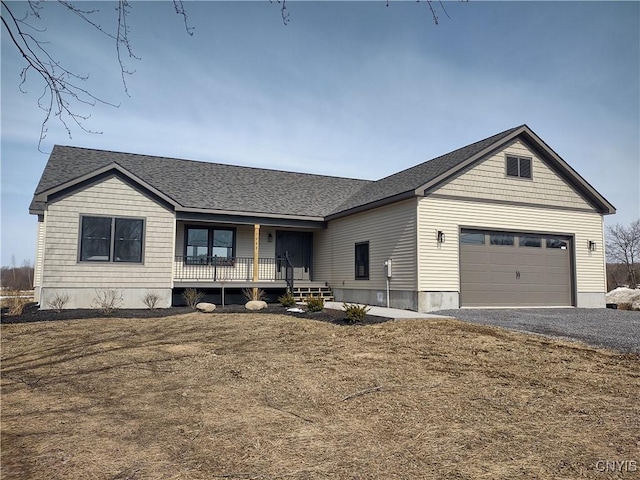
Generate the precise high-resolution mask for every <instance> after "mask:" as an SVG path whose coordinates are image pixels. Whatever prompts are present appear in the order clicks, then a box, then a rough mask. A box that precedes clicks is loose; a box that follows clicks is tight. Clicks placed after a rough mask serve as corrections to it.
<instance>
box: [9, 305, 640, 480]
mask: <svg viewBox="0 0 640 480" xmlns="http://www.w3.org/2000/svg"><path fill="white" fill-rule="evenodd" d="M1 328H2V453H1V458H2V478H3V479H4V478H7V479H9V478H20V479H25V478H33V479H85V478H101V479H114V480H115V479H222V478H238V479H244V478H255V479H272V478H274V479H275V478H278V479H279V478H286V479H325V478H326V479H329V478H331V479H335V478H361V479H365V478H367V479H370V478H376V479H389V478H403V479H406V478H426V479H430V478H433V479H481V478H488V479H514V478H520V479H534V478H535V479H546V478H564V479H572V478H581V479H582V478H594V479H603V478H633V476H634V475H636V474H637V472H636V473H628V472H622V473H603V472H601V471H599V470H597V469H596V462H598V461H601V460H602V461H622V460H628V461H638V460H640V453H639V450H640V436H639V432H640V406H639V405H638V391H640V389H639V387H640V367H639V362H638V360H639V359H638V357H637V356H630V355H618V354H615V353H612V352H607V351H604V350H596V349H593V348H590V347H585V346H582V345H580V344H573V343H566V342H559V341H552V340H549V339H545V338H542V337H536V336H526V335H522V334H516V333H510V332H506V331H503V330H500V329H496V328H490V327H484V326H477V325H469V324H465V323H461V322H458V321H453V320H439V321H424V320H421V321H417V320H415V321H413V320H409V321H396V322H388V323H384V324H378V325H371V326H354V327H344V326H336V325H332V324H328V323H324V322H314V321H309V320H300V319H296V318H291V317H285V316H280V315H271V314H262V315H252V314H233V315H215V316H207V315H203V314H188V315H180V316H176V317H168V318H162V319H113V318H110V319H105V320H95V319H92V320H74V321H61V322H51V323H46V324H45V323H31V324H11V325H2V327H1ZM639 463H640V462H639Z"/></svg>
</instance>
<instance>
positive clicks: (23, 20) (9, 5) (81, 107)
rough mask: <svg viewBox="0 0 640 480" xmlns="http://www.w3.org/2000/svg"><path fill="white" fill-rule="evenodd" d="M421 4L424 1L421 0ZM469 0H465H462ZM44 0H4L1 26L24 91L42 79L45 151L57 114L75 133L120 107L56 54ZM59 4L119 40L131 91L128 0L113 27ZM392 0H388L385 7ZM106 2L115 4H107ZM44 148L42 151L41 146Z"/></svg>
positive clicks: (78, 7)
mask: <svg viewBox="0 0 640 480" xmlns="http://www.w3.org/2000/svg"><path fill="white" fill-rule="evenodd" d="M417 1H418V3H420V0H417ZM462 1H467V0H462ZM269 2H270V3H275V4H277V5H279V7H280V14H281V16H282V22H283V23H284V24H285V25H287V24H288V23H289V11H288V9H287V0H269ZM42 3H43V0H28V1H26V2H7V1H5V0H1V1H0V4H1V10H0V17H1V19H2V27H3V28H4V29H5V30H6V32H7V35H8V37H9V39H10V40H11V42H12V43H13V45H14V46H15V47H16V49H17V50H18V52H19V53H20V55H21V56H22V58H23V60H24V67H23V68H22V70H21V72H20V79H21V82H20V87H19V88H20V91H22V92H23V93H26V91H25V90H24V89H25V88H26V83H27V80H28V79H30V78H31V76H35V77H36V78H39V79H40V80H41V88H42V92H41V94H40V96H39V97H38V100H37V104H38V107H39V108H40V109H42V110H43V111H44V120H43V121H42V124H41V128H40V139H39V142H38V149H39V150H41V146H42V141H43V140H44V139H45V138H46V136H47V130H48V127H49V122H50V121H51V119H52V118H53V119H55V118H57V119H58V121H59V122H60V123H61V124H62V126H63V127H64V129H65V130H66V132H67V135H68V136H69V138H71V129H72V128H73V127H74V125H75V126H77V127H78V128H80V129H81V130H82V131H84V132H89V133H102V132H99V131H95V130H91V129H89V128H88V127H87V126H85V121H86V120H88V119H89V118H90V116H91V115H90V114H88V113H87V114H85V113H81V112H83V111H85V107H92V106H95V105H96V104H103V105H109V106H112V107H116V108H117V107H119V105H116V104H115V103H113V102H110V101H109V100H106V99H104V98H101V97H100V96H98V95H96V94H94V93H92V92H91V91H90V90H89V89H88V88H87V87H86V84H85V83H84V82H86V80H87V79H88V78H89V74H88V73H87V74H81V73H78V72H73V71H71V70H69V68H67V67H66V66H65V65H66V63H63V62H61V61H60V60H58V59H57V58H55V57H54V55H53V53H52V51H51V49H50V45H49V44H48V42H47V40H46V35H45V34H46V28H41V27H40V25H41V21H42V8H43V7H42ZM56 3H57V4H58V5H59V6H61V7H62V8H64V9H65V10H66V11H67V12H68V13H69V14H70V15H74V16H76V17H78V18H79V19H80V20H81V21H83V22H86V23H87V24H89V25H91V26H92V27H93V28H94V29H95V30H96V32H98V33H99V34H100V35H105V36H106V37H108V38H109V39H111V40H112V41H113V42H114V44H115V55H116V58H117V61H118V65H119V67H120V76H121V78H122V85H123V88H124V91H125V93H126V94H127V95H129V91H128V88H127V77H128V76H129V75H132V74H133V73H134V72H135V70H131V69H130V68H129V67H128V66H127V64H128V62H130V61H133V60H139V57H137V56H136V55H135V53H134V51H133V48H132V44H131V41H130V32H131V31H130V28H129V24H128V15H129V13H130V11H131V8H132V3H131V2H130V1H129V0H118V1H117V2H116V5H117V6H116V8H115V11H116V19H115V21H114V25H115V28H113V29H109V28H107V27H104V26H103V25H101V24H100V23H98V20H97V14H98V12H99V11H100V10H99V9H94V8H84V7H83V6H82V5H83V4H82V2H77V3H72V2H70V1H68V0H57V2H56ZM390 3H392V2H391V0H386V5H387V7H388V6H389V5H390ZM422 3H423V4H426V5H428V7H429V11H430V12H431V15H432V17H433V22H434V23H435V24H436V25H437V24H438V23H439V17H438V13H437V11H436V8H435V7H434V3H435V2H434V1H433V0H423V1H422ZM437 3H438V4H439V5H440V8H441V9H442V12H443V13H444V14H445V15H446V16H447V17H448V16H449V14H448V13H447V11H446V10H445V7H444V3H442V1H440V0H438V2H437ZM107 5H111V4H110V3H108V4H107ZM173 7H174V9H175V13H176V14H177V15H179V16H181V17H182V19H183V20H184V28H185V29H186V31H187V33H188V34H189V35H193V30H194V29H193V27H191V26H190V25H189V21H188V16H187V12H186V10H185V7H184V3H183V0H173ZM41 151H42V150H41Z"/></svg>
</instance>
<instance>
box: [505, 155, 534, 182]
mask: <svg viewBox="0 0 640 480" xmlns="http://www.w3.org/2000/svg"><path fill="white" fill-rule="evenodd" d="M507 177H518V178H531V159H530V158H523V157H512V156H508V157H507Z"/></svg>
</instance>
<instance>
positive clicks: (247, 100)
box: [1, 0, 640, 265]
mask: <svg viewBox="0 0 640 480" xmlns="http://www.w3.org/2000/svg"><path fill="white" fill-rule="evenodd" d="M11 5H12V7H13V8H15V9H16V10H23V9H24V8H25V7H26V4H25V3H21V4H11ZM88 5H91V6H93V7H95V8H98V9H100V10H101V11H100V12H99V14H98V18H99V19H100V23H101V24H102V25H103V26H104V27H105V28H107V29H112V28H113V27H114V26H115V8H114V7H115V4H114V3H111V2H101V3H95V4H88V3H87V2H83V3H82V6H83V7H84V8H88ZM444 5H445V8H446V11H447V13H448V16H447V15H446V14H445V13H444V12H443V11H442V9H441V7H440V6H439V4H438V3H437V2H435V3H434V7H435V8H436V9H437V12H438V14H439V20H440V22H439V24H438V25H435V24H434V22H433V20H432V17H431V13H430V12H429V8H428V6H427V4H426V2H420V3H416V2H396V1H393V0H391V1H390V5H389V7H386V6H385V1H384V0H380V1H368V2H304V3H303V2H295V1H288V2H287V6H288V12H289V14H290V22H289V24H288V25H286V26H285V25H283V22H282V19H281V17H280V10H279V9H280V6H279V5H278V4H275V3H273V4H272V3H269V2H268V1H267V0H264V1H259V2H197V3H194V2H185V6H186V9H187V13H188V16H189V17H188V22H189V24H190V26H192V27H193V28H194V35H193V36H189V35H188V34H187V33H186V32H185V28H184V23H183V21H182V19H181V17H179V16H177V15H176V14H175V13H174V10H173V5H172V3H171V2H144V3H143V2H132V9H131V14H130V16H129V26H130V29H131V36H130V38H131V43H132V45H133V49H134V53H135V54H136V55H137V56H138V57H140V60H134V59H132V60H127V61H126V65H127V67H128V68H129V69H131V70H136V72H135V74H134V75H132V76H130V77H128V78H127V82H128V90H129V93H130V95H131V96H130V97H128V96H127V95H126V93H125V92H124V89H123V86H122V81H121V80H120V72H119V67H118V63H117V60H116V56H115V49H114V46H113V41H112V40H110V39H109V38H107V37H106V36H104V35H101V34H99V33H96V32H95V31H93V30H92V29H91V28H90V27H88V26H87V25H85V24H83V22H82V21H81V20H80V19H79V18H78V17H77V16H74V15H72V14H70V13H69V12H66V11H64V9H63V8H61V7H60V6H59V5H57V4H55V3H52V2H45V5H44V10H43V11H42V17H43V19H42V22H41V23H39V24H38V25H39V26H42V27H44V26H46V28H47V30H46V32H43V33H37V32H36V34H37V35H38V36H40V37H42V38H43V39H46V40H47V41H49V42H50V44H49V45H50V48H51V49H52V52H53V53H54V55H55V56H56V57H57V58H58V59H59V60H60V61H62V62H63V63H65V64H66V65H67V66H68V67H69V68H70V69H71V70H72V71H74V72H76V73H79V74H83V75H86V74H89V75H90V77H89V80H87V81H86V82H85V84H86V88H87V89H89V90H90V91H91V92H93V93H95V94H97V95H98V96H100V97H101V98H103V99H105V100H108V101H110V102H111V103H114V104H119V105H120V107H119V108H112V107H107V106H97V107H95V108H85V109H81V110H79V111H80V113H90V114H91V115H92V116H91V119H89V120H88V121H86V122H85V124H84V125H85V127H86V128H88V129H91V130H96V131H101V132H103V133H102V134H101V135H95V134H89V133H84V132H82V131H81V130H79V129H78V128H73V129H72V138H69V137H68V135H67V134H66V133H65V131H64V130H63V129H62V128H61V127H60V125H58V124H57V123H56V122H55V121H52V122H51V124H50V126H49V131H48V133H47V138H46V139H45V141H44V142H43V144H42V147H41V148H42V149H43V150H44V151H46V152H50V151H51V148H52V146H53V145H54V144H61V145H73V146H82V147H90V148H99V149H107V150H115V151H125V152H133V153H144V154H151V155H161V156H169V157H178V158H188V159H193V160H202V161H210V162H220V163H230V164H236V165H247V166H253V167H261V168H273V169H286V170H293V171H301V172H309V173H319V174H326V175H334V176H346V177H355V178H365V179H372V180H375V179H379V178H382V177H385V176H387V175H390V174H392V173H395V172H397V171H399V170H401V169H404V168H408V167H410V166H413V165H416V164H418V163H421V162H423V161H426V160H429V159H430V158H433V157H436V156H438V155H441V154H444V153H446V152H449V151H451V150H454V149H456V148H459V147H462V146H464V145H466V144H469V143H472V142H475V141H477V140H481V139H483V138H486V137H488V136H490V135H493V134H495V133H498V132H501V131H503V130H506V129H508V128H511V127H514V126H518V125H521V124H524V123H526V124H527V125H529V127H531V128H532V129H533V130H534V131H535V132H536V133H537V134H538V135H539V136H540V137H541V138H542V139H543V140H544V141H545V142H546V143H547V144H548V145H550V146H551V147H552V148H553V149H554V150H555V151H556V152H557V153H558V154H559V155H560V156H561V157H562V158H563V159H564V160H566V161H567V162H568V163H569V164H570V165H571V166H572V167H573V168H574V169H575V170H577V171H578V173H580V174H581V175H582V176H583V177H584V178H585V179H586V180H587V181H588V182H589V183H591V184H592V185H593V186H594V187H595V188H596V189H597V190H598V191H599V192H600V193H602V194H603V195H604V196H605V197H606V198H607V199H608V200H609V201H610V202H612V203H613V204H614V205H615V206H616V207H617V209H618V214H617V215H614V216H611V217H607V219H606V222H607V224H611V223H616V222H619V223H623V224H628V223H629V222H631V221H633V220H635V219H638V218H639V217H640V133H639V132H640V33H639V30H640V3H639V2H636V1H631V2H540V3H537V2H535V3H534V2H480V1H474V0H472V1H470V2H468V3H466V2H465V3H462V2H446V3H445V4H444ZM3 15H4V11H3ZM22 66H23V65H22V61H21V58H20V57H19V55H18V54H17V52H16V51H15V49H14V47H13V46H12V44H11V42H10V41H9V40H8V37H7V35H6V32H5V30H4V28H3V30H2V97H1V102H2V104H1V107H2V137H1V142H2V145H1V146H2V152H1V153H2V165H1V173H2V179H1V182H2V183H1V188H2V244H1V251H2V252H1V253H2V259H1V260H2V265H9V264H10V263H11V257H12V255H14V256H15V259H16V263H18V264H21V263H22V262H23V261H24V260H33V258H34V253H35V239H36V233H35V232H36V217H35V216H31V215H29V213H28V207H29V203H30V201H31V198H32V195H33V192H34V190H35V188H36V185H37V183H38V180H39V178H40V175H41V173H42V170H43V168H44V166H45V163H46V161H47V158H48V155H47V154H43V153H40V152H39V151H38V138H39V134H40V124H41V122H42V120H43V112H42V111H41V110H40V109H39V108H38V107H37V98H38V96H39V93H40V92H41V89H42V87H41V84H39V83H38V81H37V78H36V77H35V76H33V74H32V78H33V80H32V81H30V82H28V83H27V84H26V90H27V91H28V93H27V94H22V93H20V91H19V89H18V85H19V82H20V78H19V74H20V70H21V68H22ZM197 180H198V179H194V182H197Z"/></svg>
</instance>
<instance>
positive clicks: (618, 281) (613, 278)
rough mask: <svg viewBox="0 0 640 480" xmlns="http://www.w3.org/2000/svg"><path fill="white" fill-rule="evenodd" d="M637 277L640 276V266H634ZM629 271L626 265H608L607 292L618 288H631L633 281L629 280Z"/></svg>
mask: <svg viewBox="0 0 640 480" xmlns="http://www.w3.org/2000/svg"><path fill="white" fill-rule="evenodd" d="M633 268H634V270H635V271H636V275H640V264H637V263H636V264H634V265H633ZM629 277H630V275H629V269H628V268H627V266H626V265H625V264H624V263H607V291H608V292H609V291H611V290H613V289H614V288H617V287H629V286H630V285H631V279H630V278H629Z"/></svg>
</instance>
